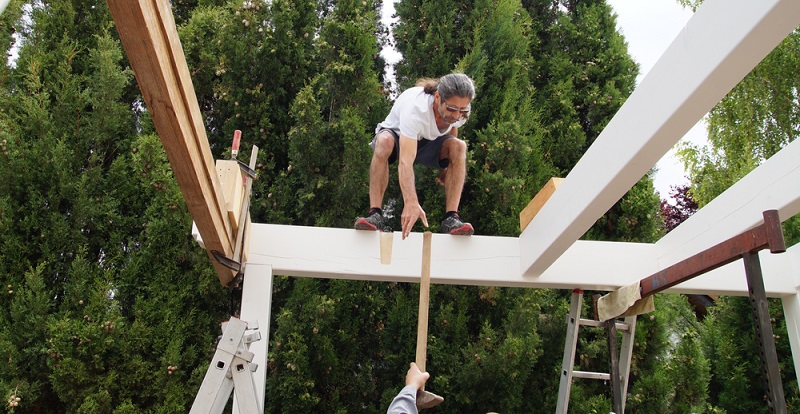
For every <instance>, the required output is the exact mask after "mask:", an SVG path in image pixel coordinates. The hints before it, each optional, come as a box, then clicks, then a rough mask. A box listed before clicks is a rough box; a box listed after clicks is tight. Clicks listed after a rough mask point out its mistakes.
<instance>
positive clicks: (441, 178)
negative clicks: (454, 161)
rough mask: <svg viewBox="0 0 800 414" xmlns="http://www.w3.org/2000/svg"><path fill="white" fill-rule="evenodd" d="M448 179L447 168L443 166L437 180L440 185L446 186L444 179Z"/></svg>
mask: <svg viewBox="0 0 800 414" xmlns="http://www.w3.org/2000/svg"><path fill="white" fill-rule="evenodd" d="M446 179H447V168H442V169H440V170H439V177H437V178H436V182H437V183H439V185H441V186H444V180H446Z"/></svg>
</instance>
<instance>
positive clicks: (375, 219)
mask: <svg viewBox="0 0 800 414" xmlns="http://www.w3.org/2000/svg"><path fill="white" fill-rule="evenodd" d="M393 149H394V136H393V135H392V134H391V133H390V132H381V133H380V134H379V135H378V137H377V138H376V139H375V149H374V150H373V153H372V161H371V162H370V165H369V205H370V211H369V213H367V215H366V216H364V217H359V218H357V219H356V223H355V225H354V226H353V227H355V229H356V230H373V231H374V230H378V231H382V230H383V227H384V226H383V216H382V215H381V214H375V213H373V209H380V208H381V207H382V206H383V195H384V193H385V192H386V187H387V186H388V185H389V156H391V155H392V150H393Z"/></svg>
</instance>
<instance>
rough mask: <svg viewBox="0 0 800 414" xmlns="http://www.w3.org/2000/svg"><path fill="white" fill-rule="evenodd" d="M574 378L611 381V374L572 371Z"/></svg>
mask: <svg viewBox="0 0 800 414" xmlns="http://www.w3.org/2000/svg"><path fill="white" fill-rule="evenodd" d="M572 377H573V378H588V379H596V380H604V381H611V374H605V373H602V372H588V371H572Z"/></svg>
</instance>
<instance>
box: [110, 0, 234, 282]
mask: <svg viewBox="0 0 800 414" xmlns="http://www.w3.org/2000/svg"><path fill="white" fill-rule="evenodd" d="M107 3H108V8H109V10H110V11H111V15H112V17H113V18H114V22H115V24H116V27H117V31H118V32H119V37H120V39H121V40H122V45H123V46H124V48H125V52H126V53H127V55H128V59H129V61H130V63H131V67H132V68H133V72H134V75H135V76H136V81H137V83H138V84H139V88H140V89H141V91H142V96H143V97H144V101H145V104H146V106H147V110H148V111H149V112H150V114H151V115H152V117H153V124H154V125H155V127H156V131H157V132H158V135H159V137H160V138H161V142H162V144H163V145H164V149H165V151H166V153H167V157H168V158H169V162H170V164H171V166H172V171H173V173H174V174H175V178H176V180H177V182H178V185H179V186H180V188H181V193H183V197H184V199H185V201H186V204H187V206H188V207H189V212H190V213H191V215H192V218H193V219H194V221H195V223H196V224H197V229H198V231H199V233H200V236H201V237H202V239H203V243H204V245H205V247H206V250H207V251H208V252H209V257H210V258H211V261H212V263H213V265H214V269H215V270H216V272H217V276H218V277H219V280H220V282H221V283H222V284H223V285H226V284H227V283H228V282H229V281H230V280H231V279H232V278H233V277H234V276H235V272H234V271H232V270H231V269H229V268H226V267H225V266H223V265H221V264H220V263H218V262H217V260H215V259H214V258H213V257H211V253H210V252H212V251H216V252H220V253H221V254H223V255H224V256H226V257H231V256H233V252H234V248H233V240H231V236H230V235H231V234H232V231H231V225H230V220H229V219H228V215H227V209H226V207H225V201H224V200H223V198H222V191H221V188H220V185H219V180H218V179H217V173H216V169H215V167H214V160H213V157H212V156H211V148H210V147H209V145H208V138H207V136H206V131H205V126H204V124H203V119H202V116H201V113H200V107H199V105H198V103H197V96H196V95H195V91H194V86H193V85H192V80H191V76H190V74H189V68H188V66H187V65H186V57H185V56H184V53H183V47H182V46H181V44H180V40H179V39H178V31H177V30H176V27H175V20H174V17H173V15H172V9H171V8H170V4H169V2H168V1H164V0H139V1H131V0H107Z"/></svg>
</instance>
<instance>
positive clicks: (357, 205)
mask: <svg viewBox="0 0 800 414" xmlns="http://www.w3.org/2000/svg"><path fill="white" fill-rule="evenodd" d="M374 10H375V6H374V5H373V4H372V3H371V2H365V1H360V0H353V1H340V2H338V3H336V6H335V7H334V9H333V10H332V11H331V12H330V14H329V15H328V17H327V18H326V19H325V20H324V21H323V26H322V29H321V31H320V38H319V40H318V42H317V44H318V48H319V51H318V53H319V58H320V60H321V63H320V66H321V67H322V68H324V69H323V70H322V72H321V73H320V74H319V75H317V76H315V77H314V78H313V79H310V80H309V84H308V85H307V86H306V87H304V88H303V89H302V91H301V92H300V93H299V94H298V95H297V98H296V99H295V102H294V103H293V105H292V108H291V114H292V116H293V117H294V118H295V126H294V127H293V128H292V129H291V130H290V132H289V135H288V139H289V142H288V146H289V159H290V168H287V171H286V174H285V179H287V180H289V181H290V182H291V183H294V184H295V185H297V190H296V194H294V195H292V194H280V195H277V196H282V198H283V201H282V202H284V203H287V202H288V203H292V204H294V205H293V206H292V205H287V206H286V207H287V208H290V209H291V211H294V212H295V214H294V216H295V217H296V220H295V221H294V223H296V224H305V225H318V226H328V227H331V226H333V227H350V226H352V224H353V220H354V218H355V217H356V216H357V215H359V214H363V213H362V210H364V209H366V208H368V207H369V206H368V199H367V196H368V192H367V188H368V183H369V177H368V165H369V162H370V159H371V156H372V154H371V149H370V148H369V146H368V144H369V142H370V140H371V138H372V135H373V130H374V125H375V124H377V122H378V121H379V119H380V118H379V117H381V116H383V113H382V111H384V110H386V108H387V105H386V103H385V98H384V96H383V94H381V89H382V86H381V84H380V82H379V81H378V76H377V74H376V73H375V71H374V60H375V56H377V54H378V43H377V41H376V36H375V27H376V22H377V15H376V13H375V11H374ZM379 111H380V112H379ZM273 196H276V195H275V194H273ZM312 220H313V221H312Z"/></svg>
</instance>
